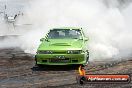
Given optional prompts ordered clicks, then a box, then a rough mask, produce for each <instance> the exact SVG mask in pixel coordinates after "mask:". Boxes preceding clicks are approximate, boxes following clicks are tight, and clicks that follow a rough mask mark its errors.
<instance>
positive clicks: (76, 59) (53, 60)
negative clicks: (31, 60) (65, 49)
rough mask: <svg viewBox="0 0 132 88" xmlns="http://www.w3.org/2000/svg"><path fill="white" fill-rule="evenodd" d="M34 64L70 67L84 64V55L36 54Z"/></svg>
mask: <svg viewBox="0 0 132 88" xmlns="http://www.w3.org/2000/svg"><path fill="white" fill-rule="evenodd" d="M35 60H36V64H43V65H70V64H86V55H85V53H82V54H37V55H35Z"/></svg>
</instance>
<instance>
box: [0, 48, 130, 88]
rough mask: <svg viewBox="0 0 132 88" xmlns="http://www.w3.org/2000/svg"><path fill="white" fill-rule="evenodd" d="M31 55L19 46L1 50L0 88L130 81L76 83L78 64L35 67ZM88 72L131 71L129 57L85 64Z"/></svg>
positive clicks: (68, 87)
mask: <svg viewBox="0 0 132 88" xmlns="http://www.w3.org/2000/svg"><path fill="white" fill-rule="evenodd" d="M33 56H34V55H31V54H28V53H24V51H22V50H21V49H19V48H7V49H0V88H131V87H132V82H130V83H129V84H128V83H127V84H122V83H119V84H85V85H79V84H77V82H76V76H77V75H78V67H77V66H43V67H42V68H39V67H37V66H35V61H34V58H33ZM85 69H86V73H88V74H130V75H131V78H132V58H127V60H120V61H107V62H106V61H94V62H90V63H89V64H88V66H86V67H85Z"/></svg>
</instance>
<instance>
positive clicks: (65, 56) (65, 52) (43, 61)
mask: <svg viewBox="0 0 132 88" xmlns="http://www.w3.org/2000/svg"><path fill="white" fill-rule="evenodd" d="M40 41H41V44H40V45H39V47H38V50H37V53H36V55H35V61H36V64H37V65H38V66H39V65H74V64H75V65H76V64H78V65H86V64H87V63H88V60H89V51H88V50H87V49H86V45H87V41H88V38H86V37H85V35H84V33H83V30H82V28H76V27H63V28H53V29H50V30H49V32H48V33H47V34H46V36H45V38H41V39H40Z"/></svg>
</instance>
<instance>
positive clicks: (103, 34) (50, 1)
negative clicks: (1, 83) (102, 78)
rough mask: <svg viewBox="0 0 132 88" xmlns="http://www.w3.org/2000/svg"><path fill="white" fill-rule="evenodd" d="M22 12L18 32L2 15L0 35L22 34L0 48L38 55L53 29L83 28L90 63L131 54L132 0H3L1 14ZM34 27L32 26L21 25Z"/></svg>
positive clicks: (7, 41) (17, 22)
mask: <svg viewBox="0 0 132 88" xmlns="http://www.w3.org/2000/svg"><path fill="white" fill-rule="evenodd" d="M5 4H6V5H7V10H6V13H8V14H9V15H13V14H15V13H18V11H21V12H23V13H24V15H23V16H20V17H18V18H17V21H16V22H15V24H17V25H19V26H15V29H14V28H13V27H12V25H11V24H7V23H5V21H4V19H3V16H2V14H0V35H1V36H3V35H20V36H19V37H9V38H6V39H4V40H1V41H0V48H9V47H20V48H21V49H23V50H24V51H25V52H28V53H33V54H35V52H36V49H37V47H38V45H39V44H40V42H39V39H40V38H41V37H43V36H44V35H45V33H46V32H47V31H48V30H49V29H50V28H54V27H64V26H75V27H76V26H77V27H82V28H83V29H84V31H85V33H86V35H87V36H88V37H89V42H88V45H87V48H89V51H90V60H104V59H105V60H109V59H108V58H113V59H119V58H123V57H130V56H131V55H132V36H131V35H132V30H131V28H132V25H131V23H132V17H131V16H132V3H131V0H0V11H4V5H5ZM22 24H32V25H28V26H27V25H26V26H25V25H22Z"/></svg>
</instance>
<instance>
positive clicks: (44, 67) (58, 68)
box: [31, 65, 79, 71]
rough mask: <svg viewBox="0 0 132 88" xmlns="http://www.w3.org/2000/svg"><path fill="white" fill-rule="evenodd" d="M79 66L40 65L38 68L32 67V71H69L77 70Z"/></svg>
mask: <svg viewBox="0 0 132 88" xmlns="http://www.w3.org/2000/svg"><path fill="white" fill-rule="evenodd" d="M78 67H79V65H63V66H61V65H53V66H51V65H42V66H40V67H38V66H34V67H33V68H31V69H32V71H70V70H77V69H78Z"/></svg>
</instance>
